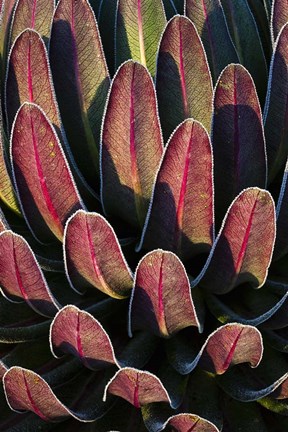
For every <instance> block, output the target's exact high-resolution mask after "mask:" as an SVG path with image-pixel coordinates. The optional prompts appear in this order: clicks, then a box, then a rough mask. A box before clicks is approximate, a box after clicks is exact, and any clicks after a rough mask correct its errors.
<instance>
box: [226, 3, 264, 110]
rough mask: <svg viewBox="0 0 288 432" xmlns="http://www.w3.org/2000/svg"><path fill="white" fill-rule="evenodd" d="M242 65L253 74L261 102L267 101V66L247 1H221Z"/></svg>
mask: <svg viewBox="0 0 288 432" xmlns="http://www.w3.org/2000/svg"><path fill="white" fill-rule="evenodd" d="M221 4H222V6H223V9H224V12H225V17H226V20H227V25H228V28H229V32H230V34H231V36H232V39H233V42H234V44H235V47H236V49H237V54H238V56H239V59H240V63H241V64H242V65H243V66H245V67H246V68H247V69H248V71H249V72H250V73H251V75H252V77H253V79H254V81H255V84H256V88H257V90H258V95H259V98H260V100H261V102H262V101H263V103H264V101H265V96H266V88H267V79H268V72H267V64H266V60H265V55H264V51H263V46H262V42H261V38H260V35H259V32H258V28H257V24H256V21H255V19H254V17H253V14H252V12H251V10H250V7H249V4H248V2H247V0H221Z"/></svg>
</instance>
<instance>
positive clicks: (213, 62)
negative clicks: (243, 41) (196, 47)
mask: <svg viewBox="0 0 288 432" xmlns="http://www.w3.org/2000/svg"><path fill="white" fill-rule="evenodd" d="M186 14H187V16H188V18H190V19H191V21H192V22H193V23H194V24H195V26H196V28H197V30H198V33H199V35H200V37H201V39H202V41H203V45H204V47H205V50H206V53H207V57H208V60H209V64H210V68H211V72H212V76H213V80H214V82H216V80H217V78H218V76H219V75H220V72H221V71H222V69H224V67H225V66H227V65H228V64H229V63H237V62H238V55H237V53H236V49H235V47H234V45H233V42H232V39H231V36H230V33H229V31H228V27H227V23H226V19H225V16H224V12H223V8H222V5H221V3H220V0H186Z"/></svg>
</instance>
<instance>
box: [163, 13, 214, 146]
mask: <svg viewBox="0 0 288 432" xmlns="http://www.w3.org/2000/svg"><path fill="white" fill-rule="evenodd" d="M156 89H157V96H158V102H159V113H160V119H161V124H162V129H163V134H164V137H165V140H167V139H168V138H169V136H170V135H171V133H172V131H173V130H174V129H175V127H176V126H178V124H179V123H181V122H182V121H183V120H185V119H186V118H188V117H193V118H194V119H195V120H198V121H200V122H201V123H202V124H203V125H204V126H205V127H206V128H207V130H210V123H211V114H212V94H213V88H212V79H211V74H210V70H209V66H208V63H207V59H206V54H205V52H204V48H203V45H202V42H201V39H200V37H199V35H198V33H197V30H196V28H195V26H194V24H192V22H191V21H190V20H189V19H188V18H186V17H184V16H175V17H173V18H172V19H171V20H170V21H169V22H168V24H167V26H166V28H165V31H164V33H163V36H162V39H161V43H160V47H159V53H158V60H157V75H156Z"/></svg>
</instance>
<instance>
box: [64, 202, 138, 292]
mask: <svg viewBox="0 0 288 432" xmlns="http://www.w3.org/2000/svg"><path fill="white" fill-rule="evenodd" d="M103 245H105V248H103ZM64 256H65V266H66V271H67V276H68V279H69V281H70V283H71V285H72V287H73V288H74V289H75V290H76V291H79V292H81V291H83V287H84V288H85V286H91V285H92V286H94V287H95V288H97V289H99V290H100V291H102V292H104V293H105V294H108V295H109V296H111V297H115V298H123V297H127V295H128V294H129V292H130V291H131V289H132V285H133V280H132V275H131V271H130V269H129V267H128V265H127V263H126V261H125V258H124V255H123V253H122V251H121V247H120V244H119V242H118V239H117V237H116V234H115V232H114V230H113V228H112V227H111V225H110V224H109V223H108V222H107V221H106V220H105V219H104V218H103V217H102V216H101V215H100V214H97V213H88V212H85V211H83V210H79V211H77V212H76V213H75V214H74V215H73V216H71V218H70V219H69V220H68V223H67V225H66V227H65V235H64Z"/></svg>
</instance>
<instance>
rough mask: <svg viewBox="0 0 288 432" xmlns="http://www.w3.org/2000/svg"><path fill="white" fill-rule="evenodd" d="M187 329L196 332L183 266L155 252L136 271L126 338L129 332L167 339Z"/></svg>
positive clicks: (172, 255)
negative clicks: (135, 331) (143, 331)
mask: <svg viewBox="0 0 288 432" xmlns="http://www.w3.org/2000/svg"><path fill="white" fill-rule="evenodd" d="M188 326H196V327H198V328H199V329H200V323H199V321H198V317H197V314H196V310H195V306H194V304H193V299H192V295H191V290H190V285H189V280H188V277H187V273H186V271H185V268H184V266H183V264H182V263H181V261H180V260H179V258H177V256H176V255H174V254H173V253H171V252H165V251H163V250H160V249H158V250H155V251H153V252H150V253H148V254H147V255H145V256H144V258H142V260H141V261H140V262H139V264H138V267H137V269H136V274H135V282H134V288H133V292H132V295H131V301H130V312H129V327H130V328H129V332H130V335H132V329H134V330H136V329H137V330H138V329H145V330H149V331H151V332H153V333H154V334H156V335H160V336H163V337H169V336H171V335H172V334H173V333H176V332H178V331H179V330H181V329H183V328H185V327H188Z"/></svg>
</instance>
